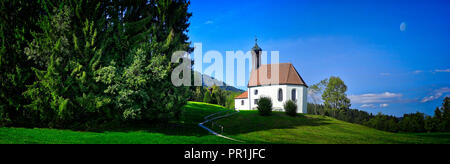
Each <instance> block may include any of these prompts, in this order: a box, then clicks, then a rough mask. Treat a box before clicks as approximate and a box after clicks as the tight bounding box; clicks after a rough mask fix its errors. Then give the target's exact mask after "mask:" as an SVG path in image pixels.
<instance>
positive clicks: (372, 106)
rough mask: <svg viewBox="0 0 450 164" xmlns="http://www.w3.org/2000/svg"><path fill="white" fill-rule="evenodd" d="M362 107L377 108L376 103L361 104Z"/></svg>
mask: <svg viewBox="0 0 450 164" xmlns="http://www.w3.org/2000/svg"><path fill="white" fill-rule="evenodd" d="M359 107H360V108H375V105H373V104H363V105H361V106H359Z"/></svg>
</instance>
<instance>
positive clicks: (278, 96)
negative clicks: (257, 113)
mask: <svg viewBox="0 0 450 164" xmlns="http://www.w3.org/2000/svg"><path fill="white" fill-rule="evenodd" d="M261 51H262V49H261V48H259V46H258V44H256V43H255V46H254V47H253V48H252V71H251V73H250V79H249V82H248V85H247V87H248V89H247V91H246V92H244V93H242V94H241V95H239V96H237V97H235V100H234V104H235V105H234V106H235V108H236V109H238V110H256V107H257V106H258V105H257V103H258V100H259V98H260V97H269V98H271V99H272V104H273V110H274V111H284V109H283V104H284V103H285V102H286V101H288V100H293V101H294V102H296V104H297V108H298V109H297V113H306V112H307V111H306V106H307V99H306V98H307V97H306V96H307V88H308V86H307V85H306V83H305V81H303V79H302V77H301V76H300V74H299V73H298V72H297V70H296V69H295V68H294V66H293V65H292V64H291V63H280V64H276V65H273V64H264V65H262V64H261ZM273 66H278V71H277V72H278V75H279V78H278V79H277V80H272V79H276V78H271V77H270V76H271V74H276V72H271V69H272V68H274V69H276V67H273ZM260 75H267V76H266V77H267V78H266V77H260ZM265 79H268V80H265Z"/></svg>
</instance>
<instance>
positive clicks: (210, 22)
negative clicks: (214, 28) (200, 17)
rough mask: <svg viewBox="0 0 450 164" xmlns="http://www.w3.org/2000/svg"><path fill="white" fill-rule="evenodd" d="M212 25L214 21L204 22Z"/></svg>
mask: <svg viewBox="0 0 450 164" xmlns="http://www.w3.org/2000/svg"><path fill="white" fill-rule="evenodd" d="M213 23H214V21H212V20H208V21H206V22H205V24H213Z"/></svg>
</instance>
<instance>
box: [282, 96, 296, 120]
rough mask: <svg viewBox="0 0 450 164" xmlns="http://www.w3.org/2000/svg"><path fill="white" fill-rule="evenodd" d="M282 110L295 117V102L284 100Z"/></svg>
mask: <svg viewBox="0 0 450 164" xmlns="http://www.w3.org/2000/svg"><path fill="white" fill-rule="evenodd" d="M283 107H284V111H285V112H286V114H287V115H289V116H292V117H295V116H296V115H297V104H295V102H294V101H292V100H289V101H286V102H285V103H284V105H283Z"/></svg>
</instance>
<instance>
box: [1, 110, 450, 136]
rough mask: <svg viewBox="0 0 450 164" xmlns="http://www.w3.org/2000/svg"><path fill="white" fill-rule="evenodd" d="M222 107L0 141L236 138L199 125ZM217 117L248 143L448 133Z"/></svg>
mask: <svg viewBox="0 0 450 164" xmlns="http://www.w3.org/2000/svg"><path fill="white" fill-rule="evenodd" d="M225 110H228V109H225V108H224V107H221V106H218V105H212V104H205V103H198V102H189V103H188V104H187V105H186V106H185V107H184V110H183V114H182V117H181V119H180V120H179V121H175V122H171V123H169V124H163V125H161V124H149V125H142V126H134V127H123V128H115V129H112V130H111V129H110V130H97V131H96V132H81V131H71V130H57V129H40V128H34V129H27V128H8V127H0V144H4V143H19V144H28V143H49V144H61V143H64V144H78V143H99V144H130V143H131V144H137V143H146V144H159V143H161V144H235V143H236V142H234V141H230V140H226V139H223V138H220V137H216V136H214V135H211V134H210V133H208V132H207V131H206V130H204V129H202V128H200V127H199V126H198V123H199V122H203V121H204V117H205V116H207V115H210V114H213V113H216V112H221V111H225ZM218 123H219V124H222V125H224V135H227V136H229V137H232V138H236V139H239V140H243V141H245V143H250V144H255V143H277V144H278V143H281V144H297V143H306V144H310V143H314V144H315V143H332V144H340V143H349V144H353V143H356V144H365V143H450V133H429V134H428V133H418V134H396V133H389V132H383V131H379V130H375V129H372V128H368V127H365V126H361V125H357V124H351V123H347V122H343V121H339V120H336V119H333V118H329V117H322V116H313V115H300V116H298V117H295V118H293V117H289V116H286V115H285V114H284V113H273V115H272V116H269V117H263V116H259V115H258V113H257V111H241V112H240V113H237V114H236V115H233V116H231V117H229V118H225V119H221V120H219V121H218ZM216 127H217V126H216ZM216 130H217V131H218V132H219V130H218V129H216Z"/></svg>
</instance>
